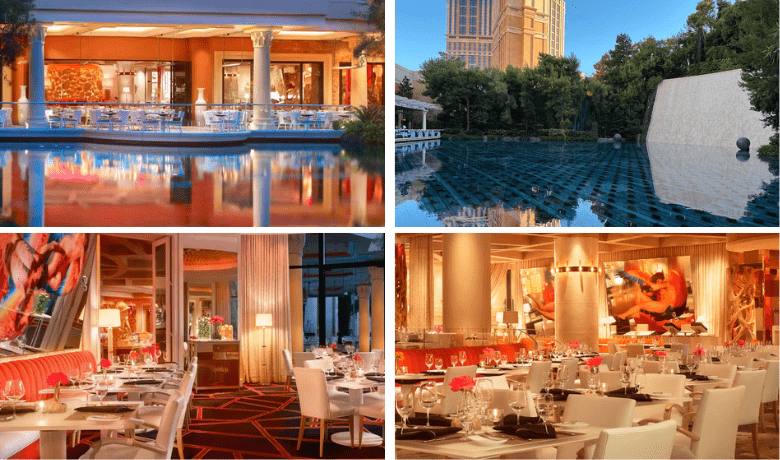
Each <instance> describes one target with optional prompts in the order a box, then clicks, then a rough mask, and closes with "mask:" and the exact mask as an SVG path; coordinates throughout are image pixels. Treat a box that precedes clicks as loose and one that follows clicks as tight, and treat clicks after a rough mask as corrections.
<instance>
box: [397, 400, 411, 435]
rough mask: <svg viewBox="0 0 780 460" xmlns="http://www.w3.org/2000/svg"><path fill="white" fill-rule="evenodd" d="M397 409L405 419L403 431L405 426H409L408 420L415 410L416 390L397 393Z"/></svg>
mask: <svg viewBox="0 0 780 460" xmlns="http://www.w3.org/2000/svg"><path fill="white" fill-rule="evenodd" d="M395 410H397V411H398V415H400V416H401V418H403V419H404V424H403V426H402V427H401V432H403V430H404V429H405V428H409V427H408V426H407V424H406V421H407V419H408V418H409V416H410V415H412V412H414V392H413V391H410V392H408V393H404V392H401V393H398V394H397V395H395Z"/></svg>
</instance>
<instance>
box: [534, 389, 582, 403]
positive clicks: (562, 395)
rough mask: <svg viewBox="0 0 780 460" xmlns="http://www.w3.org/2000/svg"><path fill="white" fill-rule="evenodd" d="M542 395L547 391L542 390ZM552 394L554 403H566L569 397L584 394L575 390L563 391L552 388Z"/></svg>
mask: <svg viewBox="0 0 780 460" xmlns="http://www.w3.org/2000/svg"><path fill="white" fill-rule="evenodd" d="M541 393H546V391H544V390H542V391H541ZM550 394H551V395H553V401H566V399H568V397H569V395H578V394H582V393H580V392H579V391H575V390H563V389H560V388H550Z"/></svg>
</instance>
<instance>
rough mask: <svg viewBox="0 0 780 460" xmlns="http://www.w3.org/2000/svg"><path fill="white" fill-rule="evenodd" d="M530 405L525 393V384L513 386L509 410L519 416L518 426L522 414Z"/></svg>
mask: <svg viewBox="0 0 780 460" xmlns="http://www.w3.org/2000/svg"><path fill="white" fill-rule="evenodd" d="M527 405H528V399H527V395H526V393H525V384H523V383H517V384H515V385H513V386H512V392H511V393H510V395H509V408H510V409H512V411H513V412H514V413H515V415H517V424H518V425H519V424H520V413H521V412H523V409H525V407H526V406H527Z"/></svg>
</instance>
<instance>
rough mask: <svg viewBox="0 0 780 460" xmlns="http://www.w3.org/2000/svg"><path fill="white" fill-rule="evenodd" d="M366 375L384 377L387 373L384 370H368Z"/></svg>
mask: <svg viewBox="0 0 780 460" xmlns="http://www.w3.org/2000/svg"><path fill="white" fill-rule="evenodd" d="M365 376H366V377H383V378H384V376H385V373H384V372H366V373H365Z"/></svg>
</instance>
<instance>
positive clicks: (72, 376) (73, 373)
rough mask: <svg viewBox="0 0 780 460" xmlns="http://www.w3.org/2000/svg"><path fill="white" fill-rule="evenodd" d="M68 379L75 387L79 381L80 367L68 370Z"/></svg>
mask: <svg viewBox="0 0 780 460" xmlns="http://www.w3.org/2000/svg"><path fill="white" fill-rule="evenodd" d="M68 379H69V380H70V382H71V384H73V385H75V384H76V382H77V381H78V379H79V368H78V367H71V368H70V369H68Z"/></svg>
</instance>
